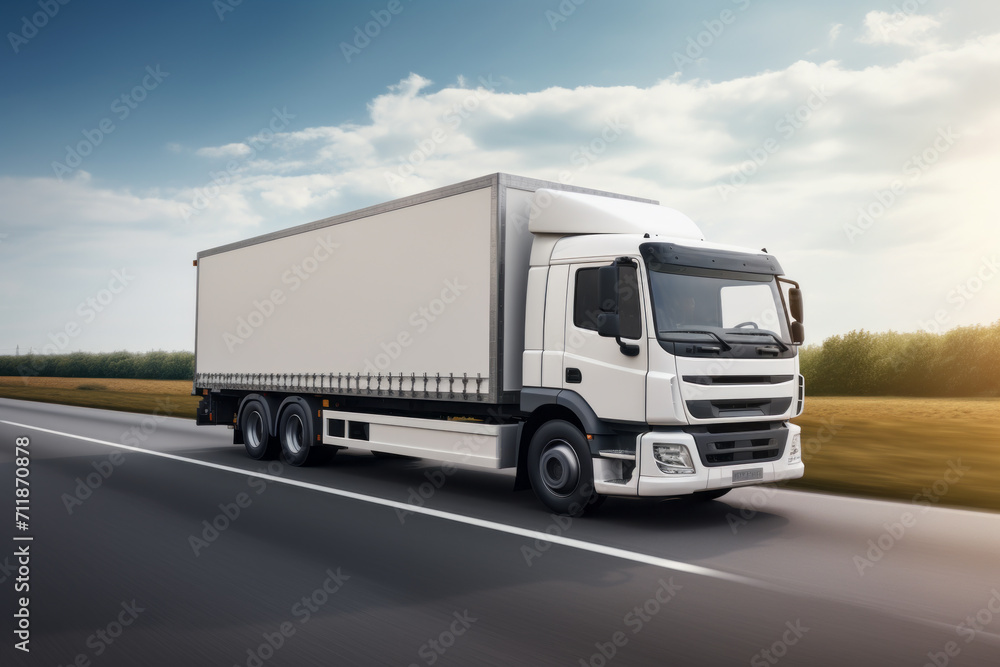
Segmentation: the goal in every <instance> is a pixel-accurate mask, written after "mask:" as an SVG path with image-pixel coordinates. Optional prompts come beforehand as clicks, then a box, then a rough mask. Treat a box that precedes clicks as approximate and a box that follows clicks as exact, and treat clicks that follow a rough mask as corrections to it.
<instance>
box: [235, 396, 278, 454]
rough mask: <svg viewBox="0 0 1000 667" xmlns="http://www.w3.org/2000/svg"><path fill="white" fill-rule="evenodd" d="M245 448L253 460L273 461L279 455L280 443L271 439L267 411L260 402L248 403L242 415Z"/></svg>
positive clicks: (241, 422) (241, 423)
mask: <svg viewBox="0 0 1000 667" xmlns="http://www.w3.org/2000/svg"><path fill="white" fill-rule="evenodd" d="M240 430H241V431H242V432H243V446H244V447H245V448H246V450H247V454H248V455H249V456H250V458H252V459H257V460H258V461H261V460H265V459H273V458H275V457H276V456H277V455H278V441H277V439H275V438H272V437H271V427H270V425H269V424H268V423H267V411H266V410H265V409H264V406H263V404H261V402H260V401H248V402H247V404H246V405H244V406H243V410H242V412H241V413H240Z"/></svg>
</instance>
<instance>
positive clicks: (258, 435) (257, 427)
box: [243, 410, 264, 449]
mask: <svg viewBox="0 0 1000 667" xmlns="http://www.w3.org/2000/svg"><path fill="white" fill-rule="evenodd" d="M243 437H245V438H246V441H247V444H248V445H250V447H251V449H259V448H260V447H261V445H262V443H263V442H264V420H263V418H261V416H260V413H259V412H257V411H256V410H254V411H253V412H251V413H250V414H249V415H247V428H246V433H244V434H243Z"/></svg>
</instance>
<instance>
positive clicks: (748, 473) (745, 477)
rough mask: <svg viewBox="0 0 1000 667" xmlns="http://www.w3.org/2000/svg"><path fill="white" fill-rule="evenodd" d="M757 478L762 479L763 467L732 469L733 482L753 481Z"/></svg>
mask: <svg viewBox="0 0 1000 667" xmlns="http://www.w3.org/2000/svg"><path fill="white" fill-rule="evenodd" d="M759 479H764V469H763V468H749V469H747V470H734V471H733V484H735V483H736V482H754V481H756V480H759Z"/></svg>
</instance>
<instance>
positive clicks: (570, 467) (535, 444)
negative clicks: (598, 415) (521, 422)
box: [528, 420, 600, 516]
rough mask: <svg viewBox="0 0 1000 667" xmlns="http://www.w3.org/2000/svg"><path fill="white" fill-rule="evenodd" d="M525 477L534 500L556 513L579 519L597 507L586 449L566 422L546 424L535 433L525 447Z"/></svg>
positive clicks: (592, 473) (585, 443)
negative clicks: (526, 459) (535, 498)
mask: <svg viewBox="0 0 1000 667" xmlns="http://www.w3.org/2000/svg"><path fill="white" fill-rule="evenodd" d="M528 478H529V479H530V480H531V488H532V489H533V490H534V492H535V495H536V496H537V497H538V499H539V500H540V501H542V504H544V505H545V506H546V507H548V508H549V509H550V510H552V511H553V512H555V513H556V514H564V515H567V516H581V515H582V514H584V513H585V512H587V511H589V510H591V509H593V508H595V507H596V506H597V505H598V504H599V503H598V501H599V499H600V496H599V495H598V494H597V493H595V492H594V462H593V460H592V459H591V454H590V446H589V444H588V443H587V439H586V438H585V437H584V435H583V433H581V432H580V429H578V428H576V427H575V426H573V425H572V424H570V423H569V422H567V421H562V420H555V421H550V422H548V423H546V424H543V425H542V426H541V428H539V429H538V430H537V431H535V434H534V435H533V436H532V438H531V443H530V444H529V445H528Z"/></svg>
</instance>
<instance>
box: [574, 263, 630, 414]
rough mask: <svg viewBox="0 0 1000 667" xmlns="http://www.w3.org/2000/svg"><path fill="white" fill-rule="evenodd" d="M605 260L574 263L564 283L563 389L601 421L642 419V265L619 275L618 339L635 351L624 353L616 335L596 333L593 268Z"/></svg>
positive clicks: (597, 310)
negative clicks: (633, 353) (566, 282)
mask: <svg viewBox="0 0 1000 667" xmlns="http://www.w3.org/2000/svg"><path fill="white" fill-rule="evenodd" d="M607 265H608V262H598V263H586V264H573V265H571V266H570V271H569V276H568V278H569V280H568V285H567V290H566V292H567V304H566V327H565V330H566V339H565V354H564V362H563V385H562V386H563V388H564V389H569V390H572V391H575V392H577V393H578V394H580V395H581V396H582V397H583V398H584V399H586V401H587V403H588V404H590V406H591V407H592V408H593V409H594V412H596V413H597V416H598V417H600V418H601V419H610V420H616V421H630V422H645V421H646V371H647V368H648V366H649V355H648V347H647V345H648V344H647V340H646V322H645V317H644V316H643V314H644V313H645V312H646V309H645V307H644V305H643V304H644V303H645V299H646V295H645V289H644V284H645V281H644V280H642V277H641V276H642V274H641V268H640V266H641V265H638V264H637V265H634V266H632V265H624V266H622V267H621V269H620V273H619V293H618V299H619V304H618V313H619V318H620V321H621V323H622V342H624V343H628V344H630V345H635V346H637V347H638V348H639V353H638V354H636V355H635V356H628V355H626V354H624V353H622V351H621V349H620V348H619V345H618V343H617V342H616V341H615V339H614V338H606V337H603V336H601V335H599V334H598V333H597V316H598V314H599V313H600V299H599V297H598V278H597V270H598V268H600V267H601V266H607Z"/></svg>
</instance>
